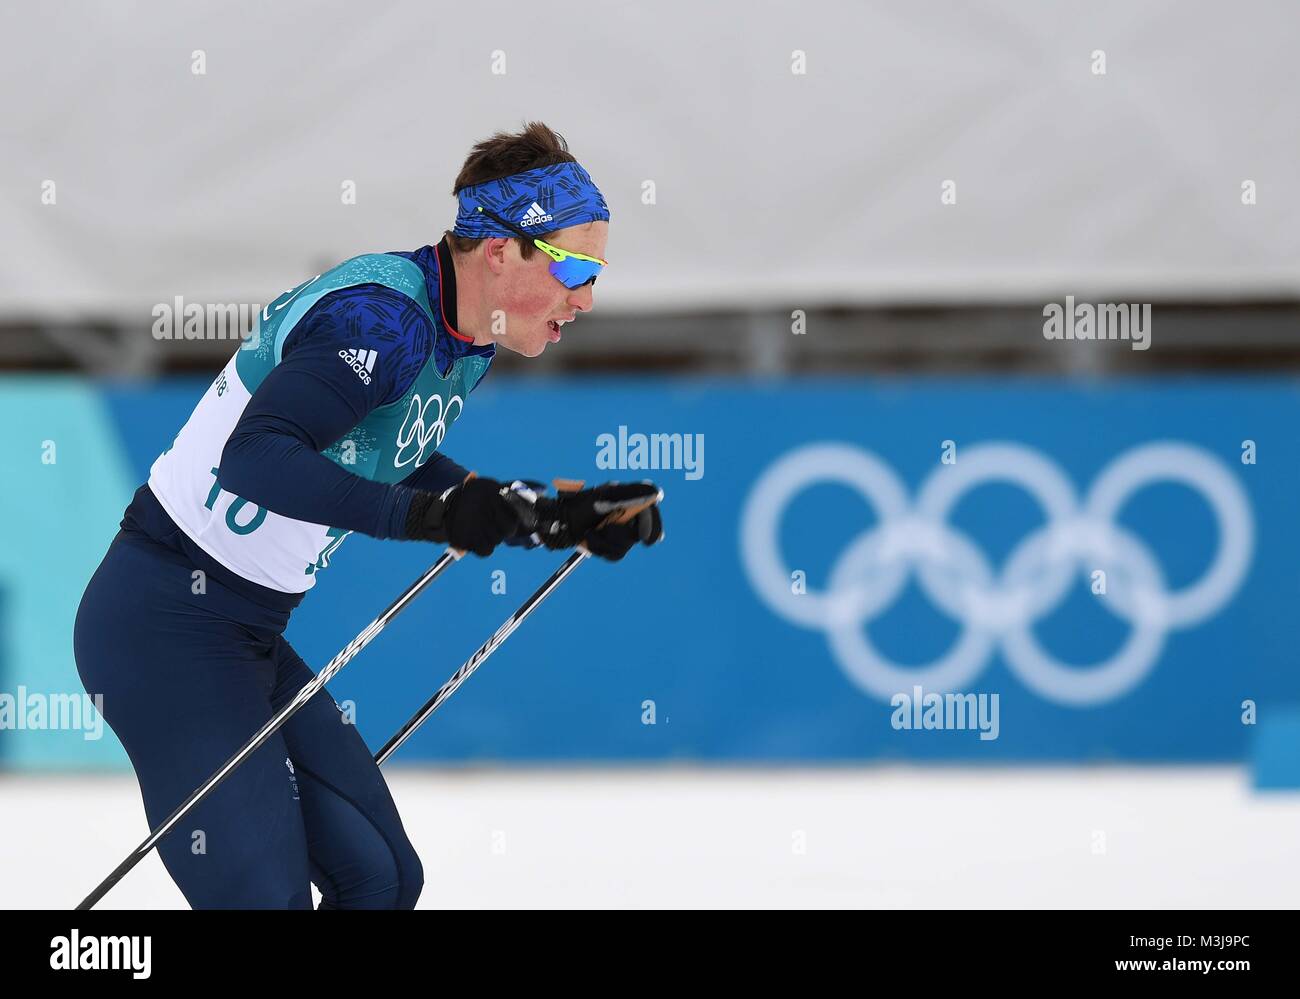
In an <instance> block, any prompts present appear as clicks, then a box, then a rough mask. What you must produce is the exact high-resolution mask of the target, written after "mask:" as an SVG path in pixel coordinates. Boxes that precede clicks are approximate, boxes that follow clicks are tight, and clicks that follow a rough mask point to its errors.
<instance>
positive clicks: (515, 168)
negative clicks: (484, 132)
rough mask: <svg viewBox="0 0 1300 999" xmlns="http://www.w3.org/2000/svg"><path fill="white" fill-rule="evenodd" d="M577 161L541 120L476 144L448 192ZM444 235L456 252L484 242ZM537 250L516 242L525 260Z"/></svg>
mask: <svg viewBox="0 0 1300 999" xmlns="http://www.w3.org/2000/svg"><path fill="white" fill-rule="evenodd" d="M577 161H578V158H577V157H576V156H574V155H573V154H572V153H570V152H569V144H568V143H567V142H565V141H564V136H562V135H560V133H559V132H555V131H553V130H552V129H550V128H549V127H547V126H546V125H544V124H543V123H542V122H540V121H529V122H525V123H524V127H523V130H522V131H520V132H516V133H513V134H511V133H509V132H497V133H496V135H494V136H492V138H490V139H484V140H483V141H482V142H480V143H478V144H477V145H475V146H474V148H473V149H471V150H470V152H469V155H468V156H467V157H465V165H464V166H462V167H461V168H460V173H459V174H457V175H456V183H455V184H454V185H453V186H452V190H451V193H452V194H460V192H461V190H462V189H463V188H466V187H472V186H473V185H474V184H482V183H483V182H484V181H488V180H499V179H500V178H502V177H509V176H510V175H511V174H512V173H523V172H524V171H525V170H535V169H537V168H538V167H544V166H554V165H555V164H556V163H576V162H577ZM445 235H446V236H447V238H448V240H449V241H450V243H451V248H452V249H453V250H455V251H456V252H457V253H472V252H473V251H474V250H475V249H476V248H477V247H478V245H479V244H480V243H481V242H483V241H482V240H481V239H470V238H469V237H467V236H457V235H455V234H454V233H452V232H450V231H448V232H446V233H445ZM537 235H538V237H544V236H545V235H546V234H545V233H540V232H539V233H538V234H537ZM516 238H518V237H516ZM536 250H537V247H535V246H533V243H532V240H530V239H520V240H519V255H520V256H521V257H523V258H524V259H525V260H527V259H529V258H530V257H531V256H532V255H533V253H534V252H536Z"/></svg>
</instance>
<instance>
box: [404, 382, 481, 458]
mask: <svg viewBox="0 0 1300 999" xmlns="http://www.w3.org/2000/svg"><path fill="white" fill-rule="evenodd" d="M435 402H436V403H437V404H438V417H437V419H435V420H434V421H433V422H432V423H427V424H426V423H425V420H424V418H425V417H426V416H427V415H428V413H429V407H430V406H432V405H433V404H434V403H435ZM453 404H455V406H456V415H457V416H459V415H460V414H461V411H462V410H463V409H464V408H465V403H464V402H463V401H462V400H461V397H460V396H458V395H453V396H452V397H451V399H450V400H449V401H448V402H447V403H446V404H445V405H444V404H443V401H442V396H440V395H437V394H434V395H430V396H429V398H428V400H427V401H426V402H424V403H421V401H420V395H419V393H418V392H417V393H416V394H415V395H414V396H412V397H411V405H410V406H409V407H407V410H406V417H405V418H404V419H403V420H402V429H400V430H399V431H397V454H396V455H395V456H394V457H393V467H394V468H401V467H402V466H403V465H409V464H410V463H411V462H412V461H414V462H415V467H416V468H419V467H420V466H421V465H423V464H424V463H425V461H426V460H427V455H425V453H424V449H425V448H426V447H428V446H429V444H430V443H432V444H433V450H434V451H436V450H438V448H440V447H442V439H443V438H444V437H446V436H447V420H448V419H449V418H451V419H452V422H453V423H454V422H455V419H454V418H452V417H451V407H452V405H453ZM412 444H414V445H416V450H415V451H413V452H408V451H407V448H408V447H410V446H411V445H412ZM403 456H405V457H403Z"/></svg>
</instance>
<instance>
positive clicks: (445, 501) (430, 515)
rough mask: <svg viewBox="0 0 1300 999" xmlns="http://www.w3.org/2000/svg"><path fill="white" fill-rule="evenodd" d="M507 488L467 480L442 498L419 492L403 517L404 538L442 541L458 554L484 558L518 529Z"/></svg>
mask: <svg viewBox="0 0 1300 999" xmlns="http://www.w3.org/2000/svg"><path fill="white" fill-rule="evenodd" d="M510 492H511V488H510V486H506V485H503V484H502V483H500V482H498V481H497V480H496V479H480V478H477V477H471V478H468V479H466V480H465V481H464V482H462V483H461V484H460V485H456V486H452V487H451V488H450V489H448V490H447V491H446V492H444V493H442V494H437V493H429V492H424V491H423V490H421V491H420V492H418V493H417V494H416V496H415V498H414V499H412V500H411V508H410V512H409V513H407V515H406V537H408V538H414V539H416V540H420V541H442V542H445V543H446V544H449V545H451V547H452V548H458V549H460V550H461V551H468V552H473V553H474V554H475V555H480V556H487V555H491V554H492V549H494V548H495V547H496V546H497V545H499V544H500V543H501V542H502V541H504V540H505V539H506V538H508V537H510V536H511V535H513V534H515V533H516V532H517V531H519V529H520V523H519V516H518V514H517V513H516V512H515V510H516V507H515V505H514V504H512V503H511V502H510V501H509V500H507V498H506V497H507V495H508V494H509V493H510Z"/></svg>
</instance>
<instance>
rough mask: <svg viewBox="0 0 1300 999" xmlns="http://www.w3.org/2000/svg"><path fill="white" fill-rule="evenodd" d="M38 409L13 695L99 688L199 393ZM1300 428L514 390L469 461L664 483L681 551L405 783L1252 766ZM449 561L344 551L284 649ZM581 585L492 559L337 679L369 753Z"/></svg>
mask: <svg viewBox="0 0 1300 999" xmlns="http://www.w3.org/2000/svg"><path fill="white" fill-rule="evenodd" d="M33 384H34V383H33V382H32V381H31V380H10V381H7V382H5V383H4V386H5V387H4V390H3V392H2V393H0V397H3V399H4V404H0V411H3V409H4V408H7V406H8V405H18V403H15V402H14V400H15V399H16V398H18V395H21V400H22V401H21V405H22V407H23V409H24V413H23V416H22V419H21V421H20V422H21V424H22V425H23V426H25V427H31V428H34V429H33V430H32V434H31V438H32V439H31V441H29V442H28V443H30V444H31V447H32V448H33V449H34V450H33V454H35V453H36V450H35V449H37V448H38V447H39V446H40V445H39V441H40V440H43V439H45V438H46V437H50V438H57V439H59V440H61V441H62V442H63V443H61V444H60V449H61V450H60V451H59V458H58V462H57V464H54V465H46V466H42V465H40V464H39V457H37V458H34V459H33V464H32V467H31V468H27V469H26V470H25V471H23V472H22V474H21V475H20V476H19V477H18V478H17V480H16V481H15V482H13V483H12V484H11V485H10V487H9V488H7V489H6V493H7V494H8V497H7V499H6V501H5V502H6V503H7V504H8V506H9V509H8V510H7V514H8V516H7V517H6V522H8V523H10V524H14V523H23V524H26V525H27V526H28V530H27V531H24V532H23V537H21V538H19V539H18V540H17V541H16V542H15V543H13V544H12V545H11V547H10V552H9V558H8V559H7V560H6V561H4V562H3V563H0V570H2V571H3V572H4V573H5V575H4V577H3V578H0V594H3V599H2V600H0V608H2V609H3V610H2V613H3V615H4V617H3V620H0V627H2V628H4V629H5V634H6V637H8V636H10V635H11V634H12V633H13V632H14V631H15V630H17V629H23V628H25V629H28V630H29V631H30V634H29V635H28V637H26V638H23V639H22V640H20V641H17V642H14V641H12V640H9V641H6V642H5V645H4V648H5V649H6V653H4V654H0V671H2V672H0V691H8V692H11V693H12V692H14V691H15V690H16V688H17V686H18V685H20V684H23V685H25V686H26V687H28V688H30V689H32V690H36V689H38V688H41V689H53V690H79V689H80V688H79V686H78V685H77V683H76V674H75V669H74V668H73V667H72V664H71V641H70V637H69V636H70V627H69V622H70V620H71V615H72V613H73V612H75V607H76V602H77V600H78V599H79V597H80V593H81V589H82V587H84V584H85V581H86V579H87V578H88V577H89V574H90V572H91V571H93V568H94V565H95V564H96V563H97V562H98V560H99V558H100V557H101V556H102V554H103V550H104V548H105V547H106V546H107V544H108V542H109V540H110V538H111V536H112V533H113V529H112V523H111V522H115V521H116V520H117V519H118V517H119V516H120V513H121V510H122V507H123V506H124V505H125V502H126V500H127V499H128V498H129V492H130V489H132V488H134V486H135V485H136V484H138V483H139V482H140V481H143V479H144V478H145V477H146V476H147V472H148V467H149V465H150V463H151V462H152V461H153V459H154V458H155V457H156V456H157V454H158V453H159V452H160V451H161V450H162V449H163V448H165V447H166V446H167V445H168V444H169V443H170V441H171V439H172V437H173V436H174V434H175V431H176V430H177V428H178V427H179V426H180V425H181V424H182V423H183V422H184V420H185V418H186V416H187V415H188V413H189V410H190V408H191V407H192V406H193V404H194V402H195V401H196V400H197V398H198V396H199V395H200V394H201V392H202V390H203V388H204V387H205V384H206V383H198V382H188V381H186V382H169V383H164V384H163V385H161V386H154V387H150V388H139V389H135V388H119V387H113V388H98V389H90V388H86V387H84V386H78V385H77V384H76V383H71V382H63V381H60V380H43V381H42V382H41V385H42V386H44V387H43V388H41V389H40V390H39V391H38V390H37V389H36V388H34V387H33ZM13 387H23V391H22V392H21V393H18V394H17V395H16V394H15V393H14V392H11V388H13ZM60 393H62V394H60ZM72 397H75V398H72ZM42 400H48V401H45V402H43V401H42ZM59 407H62V408H59ZM46 409H48V410H49V413H48V416H49V419H50V420H51V421H56V420H58V421H60V422H59V423H58V426H59V429H58V432H57V433H55V432H54V431H49V432H48V433H47V432H45V431H43V430H42V429H41V427H42V426H43V424H42V423H41V419H42V418H43V415H42V414H44V413H45V410H46ZM56 410H57V411H56ZM69 412H75V413H80V414H81V419H82V420H83V421H84V420H91V421H92V422H93V421H95V420H96V419H99V420H102V421H104V423H105V424H106V426H107V428H108V430H107V431H106V429H105V426H99V425H95V426H82V425H80V422H79V421H78V420H73V419H69V418H68V416H67V414H68V413H69ZM34 413H35V415H33V414H34ZM1298 415H1300V392H1298V391H1297V388H1296V386H1295V385H1293V384H1292V383H1291V382H1289V381H1282V380H1240V381H1237V380H1227V379H1216V380H1209V379H1203V380H1187V381H1177V382H1172V381H1158V382H1157V381H1123V382H1113V383H1108V384H1105V385H1097V386H1091V385H1081V384H1079V383H1067V382H1063V381H1047V380H1032V381H1030V380H1025V381H1022V380H996V381H975V380H951V381H948V380H889V381H869V380H861V379H852V380H850V379H824V380H803V379H800V380H781V381H772V382H758V383H748V382H737V381H712V380H686V379H682V380H673V379H608V378H604V377H602V378H600V379H599V380H597V379H595V378H591V379H583V380H563V381H545V382H538V381H531V380H518V379H510V378H507V377H499V376H492V377H489V378H488V379H487V380H486V381H485V382H484V385H483V387H482V388H481V389H480V390H478V391H476V392H475V393H474V395H473V397H472V399H471V400H470V402H469V404H468V405H467V406H466V410H465V415H464V418H462V419H461V420H459V421H458V422H457V424H456V426H455V428H454V432H453V433H451V434H449V435H448V438H447V440H446V442H445V443H444V445H443V449H444V450H445V451H446V452H447V453H448V454H450V455H451V456H452V457H454V458H455V459H456V460H458V461H459V462H461V463H462V464H464V465H466V466H468V467H471V468H474V469H476V470H477V471H479V472H480V473H481V474H484V475H491V476H494V477H498V478H509V477H534V478H541V479H550V478H552V477H555V476H564V477H570V478H582V479H586V480H587V481H589V482H602V481H607V480H610V479H629V478H631V479H640V478H653V479H654V480H656V481H657V482H659V483H660V484H661V485H662V486H663V487H664V491H665V494H666V496H665V500H664V505H663V513H664V522H665V527H666V530H667V538H666V540H665V542H664V543H663V544H662V545H660V546H658V547H657V548H654V549H637V550H634V551H633V552H632V553H631V554H630V555H629V556H628V557H627V559H626V560H625V561H623V562H622V563H619V564H606V563H602V562H598V561H596V560H591V561H590V562H588V563H587V564H584V565H583V566H581V567H580V568H579V569H578V571H577V572H575V573H574V575H573V576H572V577H571V578H570V579H569V580H568V581H567V582H565V583H564V584H563V585H562V586H561V587H560V588H559V589H558V590H557V591H556V592H555V594H554V595H553V596H552V597H551V598H550V599H549V600H548V601H547V602H546V603H545V604H544V605H543V606H542V607H541V608H540V609H539V610H538V612H537V613H536V614H534V615H533V617H531V618H530V619H529V620H528V621H527V622H525V623H524V625H523V626H522V627H521V628H520V629H519V630H518V631H517V632H516V633H515V635H514V636H513V637H512V638H510V639H509V640H508V641H507V642H506V644H505V645H504V646H502V648H501V649H500V651H499V652H497V654H496V655H495V656H494V657H493V658H492V659H491V660H490V661H489V662H488V663H487V664H486V665H485V666H483V668H482V669H481V670H480V671H479V672H478V673H476V674H475V675H474V676H473V677H472V678H471V679H470V680H469V681H468V682H467V683H466V684H465V686H464V687H463V688H462V689H461V690H460V691H459V692H458V693H457V694H456V695H455V696H454V697H453V698H452V699H451V700H450V701H448V702H447V704H446V705H445V706H444V707H443V708H441V709H440V710H439V712H438V713H437V714H436V715H434V717H433V718H432V719H431V720H430V721H429V722H428V723H426V724H425V725H424V726H423V728H421V730H420V731H419V732H418V733H417V734H416V735H415V737H414V738H412V740H411V741H410V742H409V743H407V745H406V746H404V747H403V748H402V750H401V751H400V753H399V755H398V756H397V757H396V758H395V761H394V762H395V763H396V762H401V761H412V762H415V761H422V760H424V761H427V760H439V761H458V762H500V761H512V762H515V761H522V762H558V761H566V762H567V761H637V760H642V761H737V762H763V763H783V762H814V761H815V762H831V761H855V760H888V759H899V760H959V761H989V762H1012V761H1103V760H1133V761H1232V760H1243V759H1245V758H1246V756H1247V755H1248V753H1249V747H1250V745H1251V738H1252V732H1253V731H1254V725H1255V723H1256V722H1257V721H1258V718H1259V715H1260V714H1264V713H1266V712H1267V711H1268V709H1269V707H1270V706H1272V705H1278V704H1286V703H1294V702H1297V701H1300V679H1298V678H1297V671H1296V670H1295V668H1294V666H1293V656H1294V649H1295V647H1296V637H1297V627H1296V625H1295V624H1294V620H1295V614H1294V612H1293V607H1294V604H1295V600H1296V597H1297V589H1300V573H1298V572H1297V566H1298V565H1300V531H1297V529H1296V526H1295V519H1296V496H1297V490H1296V485H1297V477H1298V472H1297V469H1300V461H1298V460H1297V459H1298V458H1300V446H1298V445H1297V443H1296V435H1295V427H1296V425H1297V416H1298ZM15 419H16V417H14V416H12V415H11V416H10V419H9V420H7V421H6V425H7V426H14V425H15ZM106 435H107V436H108V437H111V438H112V442H113V443H109V444H105V443H104V440H103V438H104V437H105V436H106ZM90 452H94V453H93V454H91V453H90ZM114 456H116V457H114ZM77 514H80V515H82V517H83V522H84V523H87V524H93V525H94V526H93V530H91V529H90V528H80V527H79V528H78V529H77V532H76V533H75V549H74V547H73V546H72V542H71V541H69V539H68V537H67V536H66V535H59V531H60V529H61V525H63V524H66V523H67V521H66V520H64V519H63V518H64V517H66V516H69V515H77ZM46 521H48V523H47V522H46ZM56 535H58V536H59V538H60V539H61V540H58V541H54V540H52V539H53V538H54V537H55V536H56ZM51 552H53V554H51ZM436 555H437V549H436V548H435V547H431V546H425V545H418V544H414V543H396V542H376V541H373V540H371V539H369V538H364V537H361V536H357V535H353V536H351V537H349V538H348V539H347V540H346V542H345V543H344V544H343V545H342V546H341V547H340V548H339V549H338V551H337V552H336V553H335V554H334V556H333V558H332V560H331V564H330V567H329V569H328V570H326V571H324V572H322V574H321V576H320V578H319V580H318V583H317V586H316V588H315V589H314V590H313V591H312V592H311V593H310V594H309V596H308V597H307V599H306V601H305V602H304V603H303V605H302V607H301V608H299V610H298V611H297V612H296V613H295V615H294V618H293V621H292V623H291V625H290V629H289V633H288V637H289V639H290V641H291V642H292V643H293V644H294V646H295V647H296V648H297V649H298V651H299V652H300V653H301V654H302V655H303V657H304V658H305V659H306V660H307V662H308V663H311V664H313V665H314V666H317V667H319V666H320V665H322V664H324V663H325V662H327V661H328V660H329V659H330V658H331V657H332V656H333V655H334V653H336V652H337V651H338V650H339V649H340V648H341V647H342V646H343V645H345V644H346V643H347V642H348V641H349V640H350V639H351V638H352V637H353V636H354V635H355V634H356V633H357V632H358V631H359V630H360V629H361V628H362V627H363V626H364V625H365V624H367V623H368V622H369V621H370V620H371V618H372V617H374V615H375V614H376V613H377V612H378V611H380V610H381V609H383V607H384V606H386V605H387V603H388V602H389V601H390V600H391V599H392V598H393V597H394V596H396V595H397V594H398V593H399V592H400V591H401V590H402V589H403V588H404V587H405V586H406V585H407V584H408V583H409V582H410V581H411V580H412V579H414V578H415V577H416V576H417V575H418V574H419V573H420V571H421V570H422V569H423V568H424V567H425V566H427V565H428V564H429V563H430V562H432V560H433V559H434V558H435V557H436ZM562 558H563V556H562V555H561V554H559V553H553V552H547V551H545V550H537V551H518V550H507V549H502V550H501V551H500V553H499V554H497V555H494V556H492V557H491V558H488V559H475V558H467V559H465V560H463V561H462V562H461V563H459V564H457V565H455V566H453V567H452V568H451V569H450V570H449V571H448V572H447V574H446V575H445V576H444V577H443V578H442V579H440V580H438V581H437V582H436V583H435V584H433V586H432V587H431V588H430V590H429V591H428V592H427V593H426V594H425V595H423V596H422V597H420V598H419V600H418V601H417V602H416V603H415V604H414V605H413V606H412V607H411V608H410V610H408V611H407V612H406V613H405V614H403V615H402V616H401V617H400V618H399V619H398V620H397V621H396V622H395V623H394V624H393V625H392V626H391V627H390V628H389V629H388V630H386V631H385V632H384V633H383V634H382V635H381V636H380V638H378V639H377V640H376V641H375V642H374V643H373V644H372V645H371V646H370V647H369V648H368V649H366V650H365V651H364V652H363V653H362V654H361V655H360V656H359V657H358V658H357V659H356V660H355V661H354V662H353V663H352V664H351V665H350V666H349V667H348V668H347V669H346V670H345V671H344V672H343V673H342V674H340V676H339V677H338V679H337V680H336V681H335V682H334V683H333V684H331V692H332V693H333V695H334V697H335V699H336V700H338V701H340V702H341V703H343V704H344V705H345V707H347V708H349V709H354V710H355V716H356V722H357V724H358V725H359V726H360V729H361V732H362V734H363V735H364V736H365V737H366V739H367V740H368V741H369V742H370V744H371V745H372V746H374V747H376V748H377V747H378V746H379V745H380V744H382V742H383V741H384V740H385V739H386V738H387V737H388V736H390V735H391V734H393V732H394V731H396V730H397V729H398V728H399V727H400V725H401V724H402V723H403V722H404V721H405V720H406V718H407V717H408V716H409V715H410V714H411V713H412V712H413V711H414V710H415V709H416V708H417V707H419V705H421V704H422V703H423V702H424V701H425V699H426V698H428V697H429V696H430V695H431V694H432V693H433V692H434V691H435V690H436V689H437V688H438V686H439V685H440V684H442V683H443V682H444V681H445V680H446V679H447V678H448V677H449V676H450V675H451V673H452V672H453V671H454V670H455V669H456V667H457V666H459V665H460V663H461V662H462V661H463V660H464V659H465V658H466V657H468V656H469V655H470V653H472V652H473V650H474V649H475V648H476V647H477V646H478V645H479V643H480V642H482V641H483V640H484V639H485V638H487V636H488V635H490V634H491V633H492V632H493V630H494V629H495V628H496V627H497V626H498V625H499V624H500V623H501V622H502V621H503V620H505V619H506V618H507V617H508V616H509V615H510V614H511V612H512V611H513V610H514V609H515V608H516V607H517V606H518V605H519V604H520V603H522V602H523V600H524V599H526V597H527V596H528V595H529V593H531V592H532V590H533V589H534V588H535V587H536V586H537V585H538V584H539V583H541V582H542V580H544V579H545V578H546V576H547V575H548V574H549V573H550V572H551V570H552V569H553V568H555V566H556V565H558V563H559V562H560V561H561V560H562ZM57 559H62V560H63V562H62V563H60V564H61V565H66V566H67V567H69V568H62V569H56V570H55V571H54V576H55V577H57V579H56V582H55V583H50V582H48V579H49V578H51V577H49V576H46V577H41V578H44V579H46V580H47V581H46V582H40V581H38V577H40V574H41V572H42V571H43V570H42V567H45V568H48V567H49V566H50V565H51V561H52V560H57ZM51 586H56V587H57V588H56V589H50V587H51ZM42 587H44V589H42ZM33 588H36V589H37V590H40V594H39V600H38V599H32V600H28V599H26V598H25V594H26V593H27V592H29V591H32V589H33ZM47 591H48V592H47ZM24 614H34V615H35V616H36V620H35V621H34V622H33V621H32V620H30V619H29V620H27V621H25V622H24V623H23V624H21V625H20V624H18V620H19V618H20V617H22V615H24ZM24 634H28V633H27V632H24ZM180 668H183V664H182V666H181V667H180ZM0 739H3V740H5V746H6V748H5V749H4V750H3V752H4V754H5V756H6V757H7V758H8V759H9V760H10V761H11V762H13V761H17V762H18V763H22V762H24V761H25V762H29V763H31V764H32V765H41V764H42V763H46V764H48V763H49V761H51V760H63V761H65V762H68V763H69V764H70V765H73V764H75V765H88V764H92V763H95V762H97V761H102V760H104V759H109V758H116V759H117V760H118V761H119V762H120V751H119V750H113V749H112V748H111V745H112V740H111V738H106V739H104V740H101V741H99V742H98V743H95V742H92V741H89V740H86V741H83V742H81V743H79V744H78V745H76V746H70V743H71V741H72V740H71V739H65V740H63V741H62V742H58V741H57V740H53V739H51V738H49V737H48V734H47V738H46V739H45V742H44V743H42V742H41V735H40V734H39V733H21V732H12V731H6V732H4V733H3V734H0ZM56 745H57V746H58V747H59V748H58V749H57V750H56V749H54V748H51V747H55V746H56ZM115 752H116V753H118V754H119V755H118V756H117V757H114V753H115Z"/></svg>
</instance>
